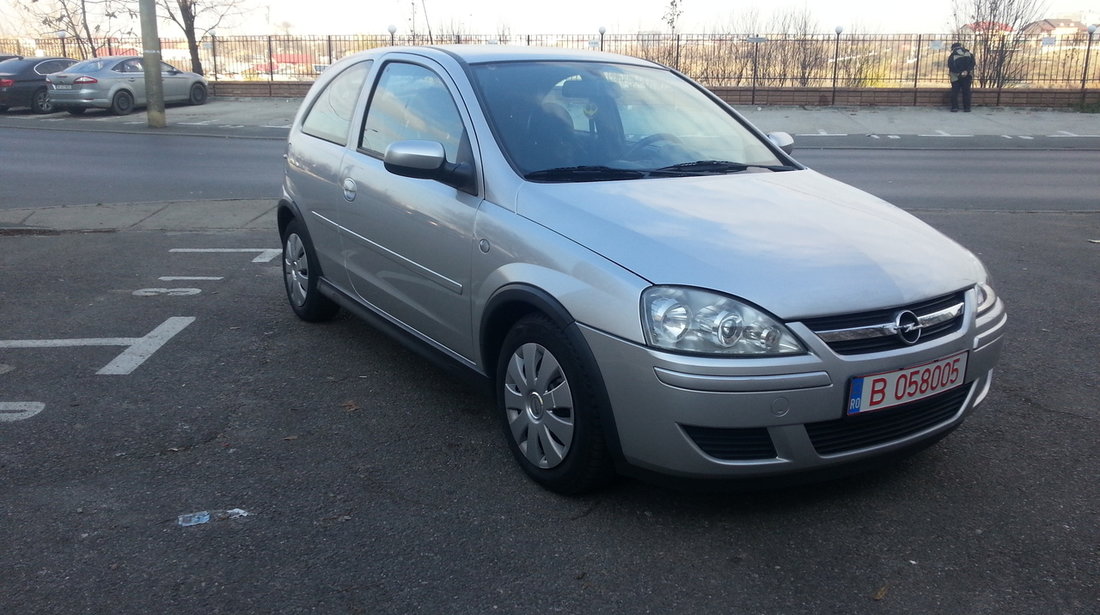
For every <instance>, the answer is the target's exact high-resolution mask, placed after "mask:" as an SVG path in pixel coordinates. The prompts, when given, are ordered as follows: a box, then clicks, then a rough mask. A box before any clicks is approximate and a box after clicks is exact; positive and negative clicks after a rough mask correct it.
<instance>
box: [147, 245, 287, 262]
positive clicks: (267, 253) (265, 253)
mask: <svg viewBox="0 0 1100 615" xmlns="http://www.w3.org/2000/svg"><path fill="white" fill-rule="evenodd" d="M168 251H169V252H191V253H195V252H211V253H234V252H257V253H259V255H258V256H257V257H256V258H254V259H252V262H254V263H270V262H271V261H273V260H275V259H276V258H277V257H279V256H281V255H282V253H283V251H282V250H280V249H277V248H274V249H273V248H172V249H171V250H168Z"/></svg>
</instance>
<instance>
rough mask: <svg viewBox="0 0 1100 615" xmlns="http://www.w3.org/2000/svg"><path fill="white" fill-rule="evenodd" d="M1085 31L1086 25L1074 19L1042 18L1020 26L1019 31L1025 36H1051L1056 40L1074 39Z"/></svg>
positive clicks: (1086, 30) (1086, 29)
mask: <svg viewBox="0 0 1100 615" xmlns="http://www.w3.org/2000/svg"><path fill="white" fill-rule="evenodd" d="M1087 32H1088V27H1087V26H1086V25H1085V24H1083V23H1081V22H1079V21H1077V20H1075V19H1042V20H1040V21H1033V22H1031V23H1029V24H1027V25H1025V26H1023V27H1022V28H1020V33H1021V34H1023V35H1024V36H1026V37H1027V38H1053V39H1055V40H1056V41H1062V40H1063V39H1067V38H1068V39H1074V38H1076V37H1077V36H1079V35H1081V34H1085V33H1087Z"/></svg>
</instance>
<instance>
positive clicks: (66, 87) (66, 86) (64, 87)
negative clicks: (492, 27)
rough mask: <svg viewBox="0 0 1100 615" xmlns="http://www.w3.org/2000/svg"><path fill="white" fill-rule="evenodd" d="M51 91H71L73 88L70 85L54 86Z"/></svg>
mask: <svg viewBox="0 0 1100 615" xmlns="http://www.w3.org/2000/svg"><path fill="white" fill-rule="evenodd" d="M53 89H55V90H71V89H73V86H71V85H55V86H53Z"/></svg>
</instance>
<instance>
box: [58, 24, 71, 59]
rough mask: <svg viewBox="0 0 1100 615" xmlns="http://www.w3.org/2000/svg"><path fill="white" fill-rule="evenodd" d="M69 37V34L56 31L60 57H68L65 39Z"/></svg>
mask: <svg viewBox="0 0 1100 615" xmlns="http://www.w3.org/2000/svg"><path fill="white" fill-rule="evenodd" d="M67 36H69V33H68V32H66V31H64V30H58V31H57V38H59V39H61V55H62V57H66V58H67V57H69V52H68V51H67V50H66V49H65V37H67Z"/></svg>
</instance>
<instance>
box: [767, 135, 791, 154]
mask: <svg viewBox="0 0 1100 615" xmlns="http://www.w3.org/2000/svg"><path fill="white" fill-rule="evenodd" d="M768 140H769V141H771V142H772V143H773V144H775V146H776V147H778V148H779V149H781V150H783V151H784V152H786V153H788V154H790V153H791V152H793V151H794V137H792V136H791V135H790V133H787V132H769V133H768Z"/></svg>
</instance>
